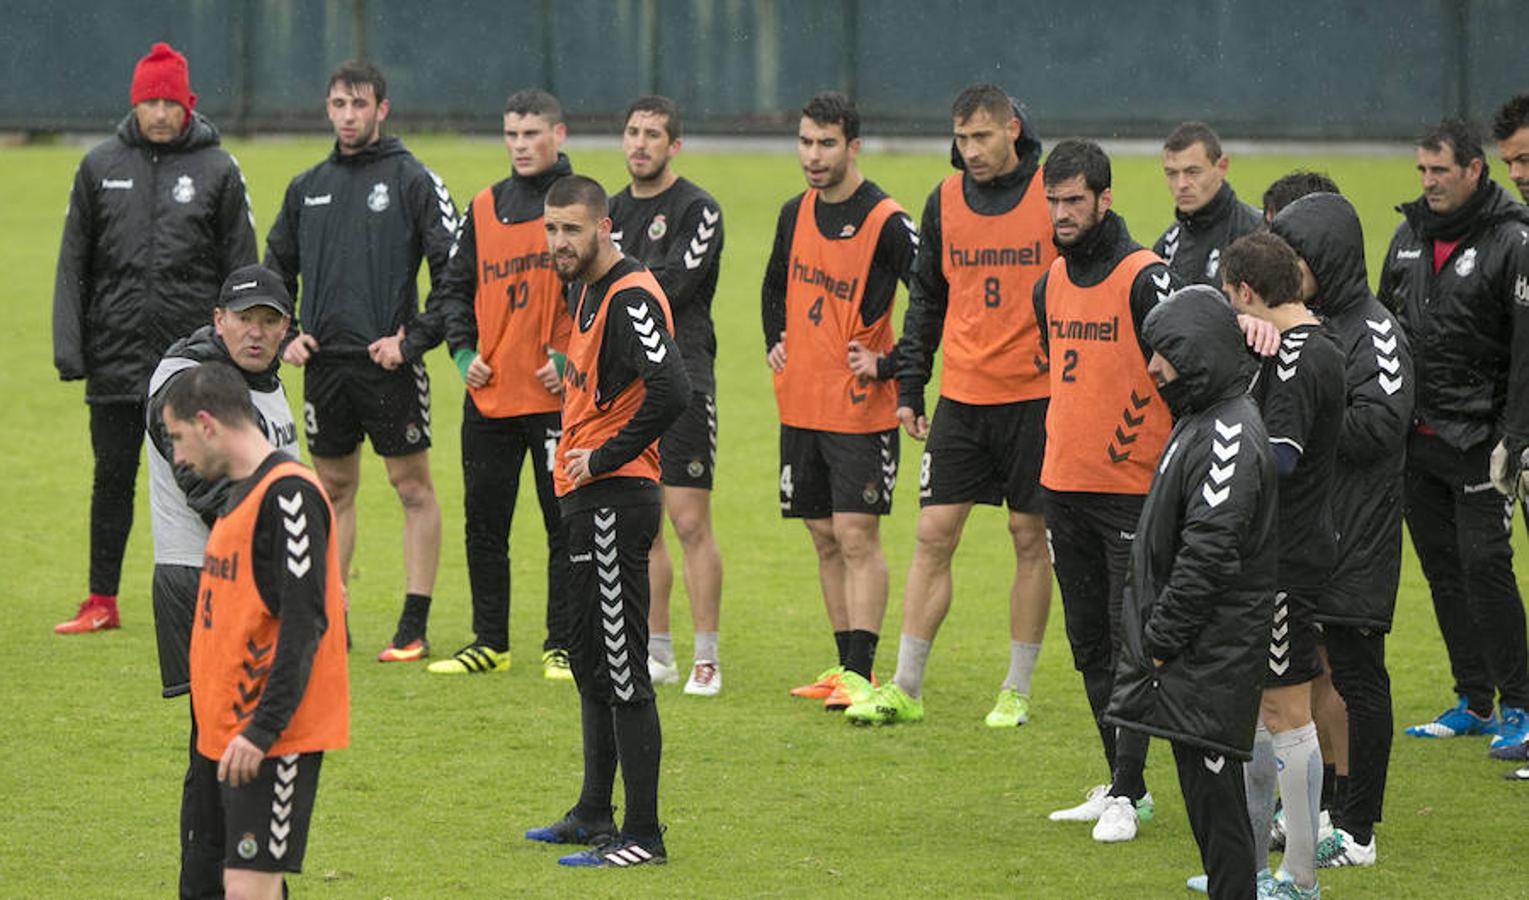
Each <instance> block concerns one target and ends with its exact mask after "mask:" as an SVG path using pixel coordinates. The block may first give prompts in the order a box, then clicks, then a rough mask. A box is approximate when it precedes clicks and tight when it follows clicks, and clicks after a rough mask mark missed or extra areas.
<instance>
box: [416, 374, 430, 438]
mask: <svg viewBox="0 0 1529 900" xmlns="http://www.w3.org/2000/svg"><path fill="white" fill-rule="evenodd" d="M412 368H413V369H414V399H416V400H418V401H419V418H420V422H421V423H422V425H423V426H424V427H423V428H422V429H421V430H422V431H424V433H425V437H429V436H430V376H429V375H428V374H427V373H426V372H425V366H424V364H423V363H413V364H412Z"/></svg>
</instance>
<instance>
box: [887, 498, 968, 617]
mask: <svg viewBox="0 0 1529 900" xmlns="http://www.w3.org/2000/svg"><path fill="white" fill-rule="evenodd" d="M971 511H972V504H970V503H950V504H939V505H934V506H925V507H923V508H922V509H920V510H919V511H918V526H917V530H916V532H915V534H916V538H915V541H914V545H913V561H912V562H911V563H909V565H908V581H907V583H906V584H905V585H904V586H903V624H902V633H903V634H905V635H907V636H909V637H913V638H917V639H919V640H921V641H932V640H934V636H935V635H936V634H937V633H938V632H939V630H940V623H942V622H944V621H945V616H946V614H947V613H949V612H950V597H951V593H952V590H953V589H952V579H951V574H950V559H951V557H952V556H954V555H955V552H956V545H957V544H959V543H960V541H961V530H962V528H963V527H964V526H965V525H966V517H967V515H968V514H969V513H971Z"/></svg>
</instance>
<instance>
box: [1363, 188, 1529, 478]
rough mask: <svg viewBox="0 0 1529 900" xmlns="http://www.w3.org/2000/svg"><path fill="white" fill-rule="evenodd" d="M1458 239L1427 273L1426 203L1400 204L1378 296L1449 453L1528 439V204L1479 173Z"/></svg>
mask: <svg viewBox="0 0 1529 900" xmlns="http://www.w3.org/2000/svg"><path fill="white" fill-rule="evenodd" d="M1477 194H1478V195H1479V198H1473V202H1475V203H1476V204H1477V205H1479V207H1480V209H1479V212H1477V213H1476V214H1475V216H1474V217H1473V218H1472V221H1471V222H1470V225H1469V227H1468V228H1467V229H1466V231H1465V233H1464V235H1463V236H1462V237H1461V238H1460V243H1459V244H1458V245H1456V247H1455V249H1454V250H1453V251H1452V252H1451V253H1450V255H1449V258H1448V259H1446V260H1445V262H1444V266H1443V268H1441V269H1439V271H1438V273H1437V274H1435V272H1434V271H1433V239H1432V238H1431V237H1429V236H1428V232H1427V229H1426V227H1425V221H1426V220H1428V219H1429V218H1430V217H1429V215H1428V214H1427V213H1426V212H1425V203H1424V201H1423V200H1422V199H1421V198H1419V199H1417V200H1414V201H1412V202H1410V203H1403V204H1402V205H1401V206H1398V207H1397V210H1398V211H1400V212H1401V213H1402V214H1403V215H1404V216H1405V217H1406V218H1404V219H1403V220H1402V222H1401V224H1399V225H1397V226H1396V234H1395V235H1393V236H1392V238H1391V246H1390V247H1389V248H1387V250H1386V256H1385V262H1384V263H1383V264H1382V267H1381V270H1380V290H1379V291H1378V292H1377V293H1378V294H1379V298H1380V300H1381V302H1382V303H1384V304H1385V305H1386V306H1387V307H1389V308H1391V309H1392V310H1395V311H1396V314H1397V317H1398V318H1399V319H1400V320H1401V324H1402V327H1403V328H1404V329H1406V331H1407V339H1408V340H1409V341H1411V343H1412V350H1413V352H1414V353H1416V354H1417V356H1416V360H1415V364H1416V366H1417V409H1416V411H1415V413H1416V417H1417V418H1418V419H1419V420H1420V421H1422V422H1424V423H1426V424H1427V425H1428V427H1430V428H1432V429H1433V430H1434V431H1436V432H1438V434H1439V437H1441V438H1443V439H1444V441H1445V443H1447V444H1449V445H1450V446H1451V447H1454V448H1455V449H1456V450H1468V449H1470V448H1471V447H1474V446H1476V445H1478V444H1480V443H1482V442H1484V441H1491V442H1492V443H1494V444H1495V443H1496V442H1497V440H1498V439H1499V438H1501V437H1503V436H1505V435H1508V436H1511V437H1512V438H1514V439H1516V441H1517V444H1518V446H1520V447H1522V446H1524V445H1525V444H1529V209H1526V208H1525V207H1524V206H1523V204H1520V203H1517V202H1515V201H1514V200H1513V198H1511V197H1509V196H1508V192H1507V191H1505V190H1503V189H1502V187H1501V186H1499V185H1498V184H1497V182H1495V181H1492V180H1491V179H1489V178H1487V177H1486V174H1485V173H1484V172H1483V173H1482V177H1481V186H1480V187H1479V188H1478V189H1477Z"/></svg>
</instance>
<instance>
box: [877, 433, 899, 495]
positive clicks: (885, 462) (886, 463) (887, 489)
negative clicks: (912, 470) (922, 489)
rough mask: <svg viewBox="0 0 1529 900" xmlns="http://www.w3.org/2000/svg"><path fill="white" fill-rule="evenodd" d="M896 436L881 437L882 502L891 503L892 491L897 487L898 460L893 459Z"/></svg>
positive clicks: (885, 435)
mask: <svg viewBox="0 0 1529 900" xmlns="http://www.w3.org/2000/svg"><path fill="white" fill-rule="evenodd" d="M894 437H895V434H891V435H887V434H884V435H882V436H881V490H882V497H881V499H882V502H884V503H885V502H890V501H891V499H892V489H893V488H895V487H897V460H896V459H894V458H893V457H892V440H893V438H894Z"/></svg>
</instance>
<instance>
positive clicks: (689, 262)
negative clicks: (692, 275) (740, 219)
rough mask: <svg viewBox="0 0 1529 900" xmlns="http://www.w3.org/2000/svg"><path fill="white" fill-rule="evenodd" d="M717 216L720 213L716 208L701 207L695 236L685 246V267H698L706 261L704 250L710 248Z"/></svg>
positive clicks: (715, 231)
mask: <svg viewBox="0 0 1529 900" xmlns="http://www.w3.org/2000/svg"><path fill="white" fill-rule="evenodd" d="M718 218H720V214H719V213H718V212H717V211H716V210H712V209H707V208H706V207H704V206H703V207H701V224H699V225H697V226H696V229H695V237H693V238H691V239H690V246H689V247H687V248H685V268H687V269H699V268H700V267H701V263H703V262H705V261H706V251H707V250H710V249H711V240H712V238H714V237H716V235H717V219H718Z"/></svg>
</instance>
